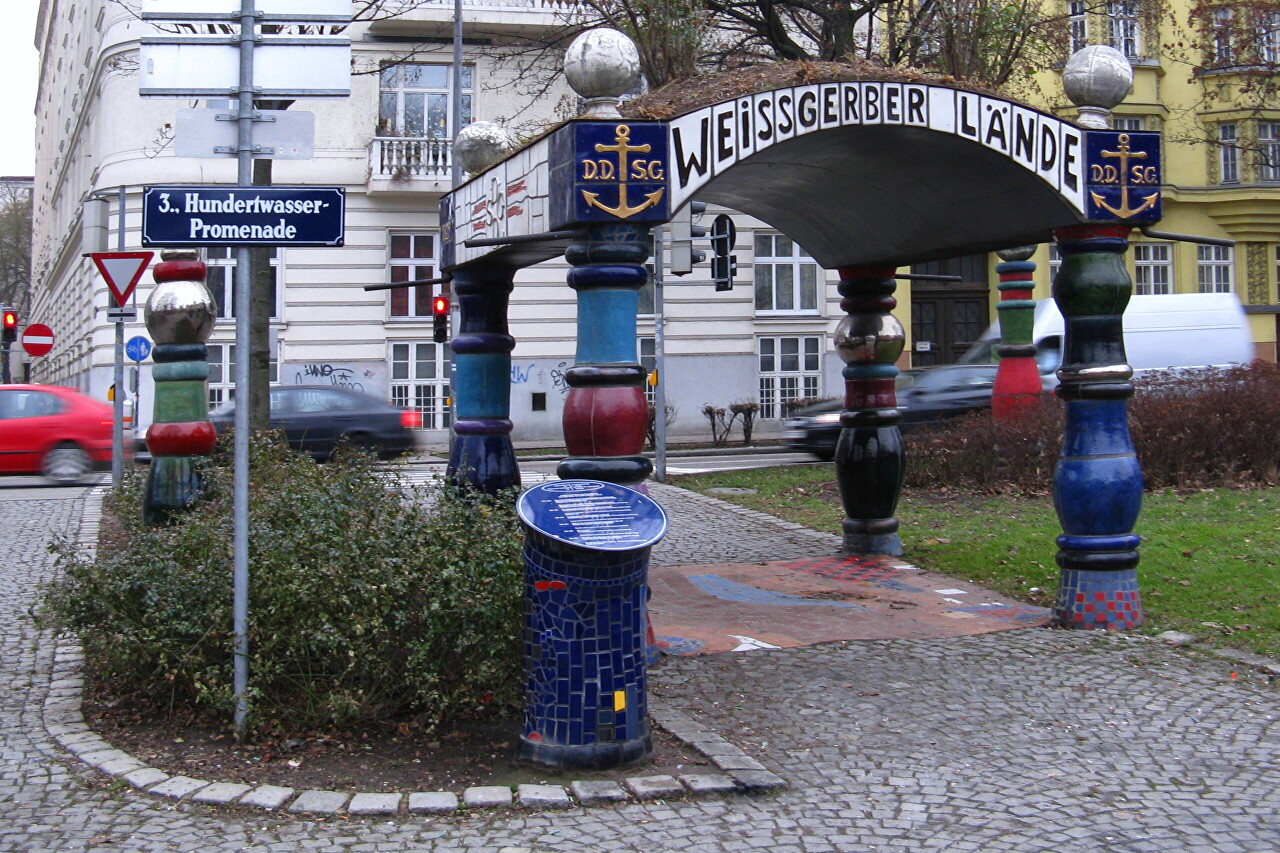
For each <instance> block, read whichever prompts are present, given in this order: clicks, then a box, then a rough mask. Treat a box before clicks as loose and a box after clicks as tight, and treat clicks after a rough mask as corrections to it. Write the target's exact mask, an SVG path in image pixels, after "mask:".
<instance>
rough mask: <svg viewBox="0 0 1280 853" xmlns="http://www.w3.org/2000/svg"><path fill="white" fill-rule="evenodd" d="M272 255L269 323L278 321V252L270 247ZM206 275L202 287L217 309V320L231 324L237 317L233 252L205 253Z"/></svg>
mask: <svg viewBox="0 0 1280 853" xmlns="http://www.w3.org/2000/svg"><path fill="white" fill-rule="evenodd" d="M268 251H269V252H270V253H271V319H272V320H279V319H280V302H279V297H280V289H279V287H278V282H279V279H280V250H279V249H278V248H276V247H275V246H272V247H271V248H270V249H268ZM205 264H206V265H207V267H208V273H207V274H206V276H205V284H206V285H207V286H208V288H209V293H210V294H211V295H212V296H213V302H214V305H216V306H217V310H218V319H219V320H231V319H234V318H235V316H236V307H235V306H236V280H235V279H236V250H235V249H233V248H231V247H229V246H223V247H221V248H210V249H205Z"/></svg>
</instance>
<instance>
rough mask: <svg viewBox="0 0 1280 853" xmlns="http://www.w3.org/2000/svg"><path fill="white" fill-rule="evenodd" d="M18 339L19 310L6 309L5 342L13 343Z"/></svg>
mask: <svg viewBox="0 0 1280 853" xmlns="http://www.w3.org/2000/svg"><path fill="white" fill-rule="evenodd" d="M17 339H18V311H17V309H16V308H6V309H4V338H3V340H4V342H5V343H6V344H11V343H13V342H14V341H16V340H17Z"/></svg>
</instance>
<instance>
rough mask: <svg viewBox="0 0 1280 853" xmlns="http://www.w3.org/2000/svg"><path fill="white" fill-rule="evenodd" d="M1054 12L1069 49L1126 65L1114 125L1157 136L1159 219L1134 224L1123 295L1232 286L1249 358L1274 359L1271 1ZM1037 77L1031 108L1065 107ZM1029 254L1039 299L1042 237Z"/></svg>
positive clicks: (1276, 181)
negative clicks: (1149, 227) (1097, 50)
mask: <svg viewBox="0 0 1280 853" xmlns="http://www.w3.org/2000/svg"><path fill="white" fill-rule="evenodd" d="M1145 3H1150V4H1151V8H1144V6H1143V4H1145ZM1063 11H1064V12H1065V13H1066V16H1067V23H1068V26H1069V28H1070V38H1071V40H1072V47H1073V48H1077V49H1078V48H1079V47H1083V46H1084V45H1086V44H1109V45H1111V46H1112V47H1115V48H1116V49H1117V50H1120V51H1121V52H1122V53H1124V54H1125V55H1126V56H1127V57H1128V58H1129V60H1130V62H1131V63H1132V65H1133V70H1134V83H1133V91H1132V93H1131V94H1130V95H1129V97H1128V98H1126V99H1125V100H1124V102H1123V103H1121V104H1120V105H1118V106H1117V107H1116V108H1115V110H1114V112H1113V124H1114V126H1115V127H1116V128H1117V129H1129V130H1155V131H1160V132H1161V134H1162V136H1163V152H1162V156H1163V161H1164V181H1165V183H1164V187H1163V202H1164V219H1163V220H1162V221H1161V222H1160V223H1158V224H1157V225H1156V226H1155V227H1154V229H1153V231H1154V232H1155V233H1153V234H1151V235H1145V234H1142V233H1140V232H1138V231H1134V232H1133V235H1132V237H1131V240H1132V246H1131V250H1130V252H1129V253H1128V260H1127V262H1128V265H1129V273H1130V275H1131V276H1132V278H1133V285H1134V293H1135V294H1163V293H1196V292H1221V291H1230V292H1234V293H1235V294H1237V295H1238V296H1239V298H1240V301H1241V303H1242V304H1243V305H1244V306H1245V311H1246V312H1247V313H1248V315H1249V321H1250V325H1251V328H1252V334H1253V340H1254V347H1255V351H1256V355H1257V357H1258V358H1261V359H1265V360H1267V361H1276V360H1277V344H1276V341H1277V327H1278V325H1280V313H1278V312H1280V305H1278V304H1277V303H1278V302H1280V298H1278V295H1277V279H1278V278H1280V95H1278V89H1277V82H1276V81H1277V70H1278V67H1280V6H1275V7H1268V6H1267V5H1266V4H1263V5H1259V4H1248V5H1240V6H1232V5H1229V4H1227V5H1219V6H1212V7H1207V6H1205V5H1203V4H1201V3H1198V2H1192V0H1160V2H1159V3H1155V2H1154V0H1119V1H1118V2H1114V1H1113V2H1110V3H1105V4H1093V3H1086V2H1083V0H1070V2H1068V3H1067V4H1065V8H1064V10H1063ZM1036 82H1037V84H1038V87H1037V88H1038V89H1039V90H1040V91H1041V92H1043V93H1046V95H1045V100H1046V102H1045V103H1042V104H1039V106H1041V107H1042V108H1046V109H1048V110H1049V111H1052V112H1054V113H1057V114H1060V115H1065V116H1069V115H1072V114H1073V112H1074V108H1073V107H1071V105H1070V104H1069V102H1068V101H1067V99H1066V97H1065V96H1064V95H1063V94H1062V85H1061V77H1060V74H1058V73H1054V72H1047V73H1045V74H1042V75H1040V77H1039V78H1038V79H1037V81H1036ZM1161 234H1180V235H1192V236H1200V237H1216V238H1226V239H1230V240H1234V241H1235V245H1234V246H1212V245H1204V244H1197V243H1192V242H1183V241H1178V240H1173V239H1168V238H1162V237H1161V236H1160V235H1161ZM1033 260H1035V261H1037V263H1038V264H1039V269H1038V270H1037V274H1036V296H1037V298H1039V297H1048V296H1049V295H1050V293H1049V283H1050V281H1051V275H1052V272H1053V271H1055V268H1056V264H1055V260H1056V253H1055V252H1054V250H1053V249H1052V247H1047V246H1045V247H1041V248H1040V250H1039V251H1038V252H1037V253H1036V255H1035V256H1034V258H1033ZM992 280H993V281H994V276H992ZM993 291H994V288H993ZM993 296H996V294H994V293H993ZM993 304H994V302H993Z"/></svg>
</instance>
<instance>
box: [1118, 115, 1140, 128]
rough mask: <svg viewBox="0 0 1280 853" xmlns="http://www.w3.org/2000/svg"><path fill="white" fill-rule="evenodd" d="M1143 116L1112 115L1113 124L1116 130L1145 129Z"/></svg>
mask: <svg viewBox="0 0 1280 853" xmlns="http://www.w3.org/2000/svg"><path fill="white" fill-rule="evenodd" d="M1143 123H1144V122H1143V120H1142V116H1112V117H1111V126H1112V127H1113V128H1115V129H1116V130H1145V129H1146V128H1144V127H1143Z"/></svg>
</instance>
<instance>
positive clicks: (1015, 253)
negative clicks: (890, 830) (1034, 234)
mask: <svg viewBox="0 0 1280 853" xmlns="http://www.w3.org/2000/svg"><path fill="white" fill-rule="evenodd" d="M1037 248H1039V247H1038V246H1035V245H1034V244H1033V245H1031V246H1014V247H1013V248H1012V249H1001V250H1000V251H998V252H996V254H997V255H999V256H1000V260H1002V261H1025V260H1026V259H1027V258H1029V257H1031V256H1032V255H1034V254H1035V253H1036V249H1037Z"/></svg>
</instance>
